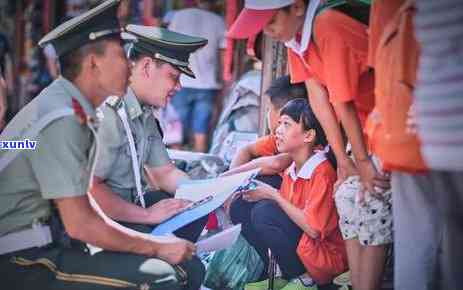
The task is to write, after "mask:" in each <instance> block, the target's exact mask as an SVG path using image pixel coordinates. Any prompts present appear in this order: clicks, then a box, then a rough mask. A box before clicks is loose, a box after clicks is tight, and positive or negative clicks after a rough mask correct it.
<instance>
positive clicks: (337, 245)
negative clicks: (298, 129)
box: [280, 157, 347, 284]
mask: <svg viewBox="0 0 463 290" xmlns="http://www.w3.org/2000/svg"><path fill="white" fill-rule="evenodd" d="M312 158H313V157H312ZM312 158H311V159H309V160H308V161H307V162H306V164H305V165H304V167H303V168H302V169H301V170H300V172H299V174H298V175H297V177H296V180H294V179H293V177H291V174H290V171H291V170H294V169H293V165H292V166H290V167H289V168H288V169H287V170H286V171H285V173H284V174H283V182H282V184H281V188H280V193H281V195H282V197H283V198H284V199H286V200H288V201H289V202H291V204H293V205H294V206H296V207H297V208H299V209H301V210H303V211H304V214H305V216H306V220H307V223H308V224H309V225H310V226H311V227H312V228H313V229H314V230H317V231H319V232H320V238H319V239H316V240H314V239H312V238H311V237H310V236H309V235H307V234H303V235H302V238H301V240H300V241H299V245H298V247H297V253H298V255H299V258H300V259H301V261H302V263H303V264H304V266H305V268H306V269H307V271H308V273H309V274H310V276H311V277H312V278H313V279H314V280H315V281H316V282H317V283H320V284H325V283H328V282H330V281H331V280H332V279H333V278H334V277H336V276H337V275H339V274H341V273H343V272H344V271H346V269H347V254H346V249H345V245H344V241H343V239H342V236H341V232H340V230H339V226H338V220H339V217H338V213H337V211H336V206H335V203H334V199H333V185H334V183H335V182H336V172H335V170H334V169H333V167H332V166H331V164H330V163H329V161H328V160H324V161H322V162H321V163H320V164H318V165H316V167H315V168H313V171H312V172H311V174H308V175H307V176H303V177H300V173H301V172H302V170H303V169H304V168H305V167H306V166H307V165H309V166H313V164H312V165H310V164H308V163H310V162H313V161H314V160H313V159H312ZM305 169H306V168H305ZM309 171H310V170H309ZM306 177H307V178H306Z"/></svg>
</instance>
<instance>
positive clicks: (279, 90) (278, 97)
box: [265, 75, 307, 109]
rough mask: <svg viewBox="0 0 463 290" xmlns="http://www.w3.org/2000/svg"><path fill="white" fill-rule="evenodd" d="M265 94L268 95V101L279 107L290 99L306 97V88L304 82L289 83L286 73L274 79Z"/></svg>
mask: <svg viewBox="0 0 463 290" xmlns="http://www.w3.org/2000/svg"><path fill="white" fill-rule="evenodd" d="M265 94H267V95H268V96H269V98H270V102H271V103H272V105H273V106H274V107H275V108H277V109H281V108H282V107H283V106H284V105H286V103H287V102H288V101H290V100H293V99H296V98H306V99H307V89H306V87H305V84H304V83H298V84H291V82H290V79H289V76H288V75H285V76H282V77H279V78H277V79H275V80H274V81H273V82H272V83H271V85H270V87H269V88H268V89H267V91H266V92H265Z"/></svg>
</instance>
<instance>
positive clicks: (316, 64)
mask: <svg viewBox="0 0 463 290" xmlns="http://www.w3.org/2000/svg"><path fill="white" fill-rule="evenodd" d="M313 27H314V28H313V34H312V40H311V42H310V44H309V47H308V49H307V50H306V51H305V53H304V55H303V57H300V56H299V55H298V54H296V53H295V52H294V51H292V50H291V49H288V63H289V70H290V75H291V82H293V83H297V82H302V81H305V80H307V79H311V78H314V79H316V80H317V81H319V82H320V83H321V84H322V85H324V86H325V87H326V89H327V91H328V94H329V98H330V102H331V103H336V102H350V101H353V102H354V103H355V106H356V109H357V112H358V116H359V119H360V122H361V124H362V127H363V126H364V124H365V121H366V119H367V117H368V114H369V113H370V112H371V110H372V109H373V107H374V76H373V73H372V71H371V70H370V69H369V67H368V66H367V56H368V34H367V28H368V27H367V26H366V25H364V24H363V23H361V22H359V21H357V20H355V19H353V18H351V17H349V16H347V15H345V14H344V13H342V12H339V11H336V10H333V9H328V10H326V11H325V12H323V13H321V14H320V15H318V16H316V17H315V19H314V24H313Z"/></svg>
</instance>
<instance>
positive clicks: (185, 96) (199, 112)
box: [172, 88, 218, 134]
mask: <svg viewBox="0 0 463 290" xmlns="http://www.w3.org/2000/svg"><path fill="white" fill-rule="evenodd" d="M217 93H218V90H215V89H193V88H182V89H181V90H180V91H178V92H177V94H175V96H174V97H173V98H172V105H173V106H174V108H175V110H176V111H177V113H178V115H179V116H180V119H181V120H182V124H183V128H184V130H189V129H191V130H192V131H193V133H196V134H207V132H208V130H209V122H210V120H211V117H212V110H213V108H214V98H215V96H216V95H217Z"/></svg>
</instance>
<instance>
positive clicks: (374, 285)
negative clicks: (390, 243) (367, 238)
mask: <svg viewBox="0 0 463 290" xmlns="http://www.w3.org/2000/svg"><path fill="white" fill-rule="evenodd" d="M361 247H362V248H361V250H360V275H359V276H358V278H359V280H358V282H359V288H358V290H380V289H381V284H382V281H383V273H384V266H385V262H386V246H385V245H381V246H361Z"/></svg>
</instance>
